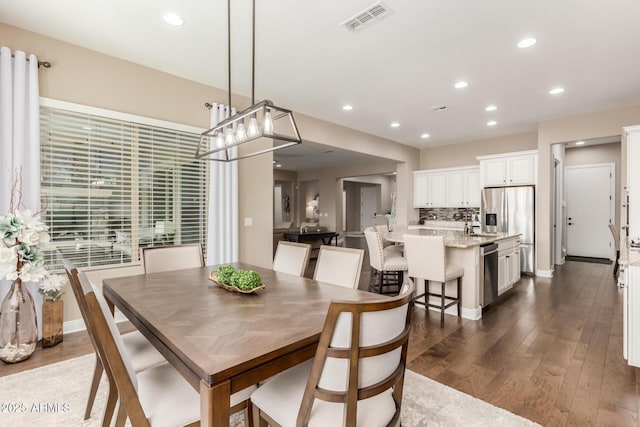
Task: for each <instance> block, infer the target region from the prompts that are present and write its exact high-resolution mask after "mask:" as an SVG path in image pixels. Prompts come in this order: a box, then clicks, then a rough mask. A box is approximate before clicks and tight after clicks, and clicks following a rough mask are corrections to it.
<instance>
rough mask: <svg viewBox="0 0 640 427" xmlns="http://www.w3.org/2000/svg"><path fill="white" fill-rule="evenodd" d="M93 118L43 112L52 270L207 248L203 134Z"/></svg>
mask: <svg viewBox="0 0 640 427" xmlns="http://www.w3.org/2000/svg"><path fill="white" fill-rule="evenodd" d="M45 104H46V103H45ZM93 113H94V111H92V114H89V113H85V112H77V111H70V110H67V109H59V108H52V107H49V106H43V107H41V110H40V121H41V125H40V128H41V164H42V168H41V169H42V170H41V173H42V182H41V192H42V201H43V206H44V207H46V211H45V212H44V214H43V217H44V221H45V223H46V224H47V225H48V226H49V232H50V234H51V238H52V244H51V247H50V248H49V249H50V250H48V251H47V252H46V263H47V266H48V268H50V269H60V268H62V261H61V260H62V258H67V259H69V260H70V261H72V262H73V263H74V264H76V265H77V266H78V267H97V266H105V265H117V264H128V263H131V262H136V261H138V258H139V248H140V247H145V246H157V245H171V244H183V243H200V244H201V245H202V246H203V248H205V242H206V227H205V224H206V197H205V195H206V190H207V184H206V183H207V173H208V168H207V163H206V162H201V161H198V160H196V159H194V153H195V151H196V147H197V144H198V141H199V139H200V134H199V133H197V132H193V131H192V132H189V131H185V130H184V129H170V128H168V126H171V125H170V124H168V125H167V127H160V126H154V125H150V124H144V123H136V122H135V120H134V119H135V118H132V116H125V117H126V119H127V120H124V119H122V118H110V117H104V116H100V115H96V114H93ZM123 116H124V115H123ZM143 120H144V119H141V120H140V121H143ZM176 127H178V126H176Z"/></svg>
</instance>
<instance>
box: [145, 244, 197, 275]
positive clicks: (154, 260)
mask: <svg viewBox="0 0 640 427" xmlns="http://www.w3.org/2000/svg"><path fill="white" fill-rule="evenodd" d="M140 252H141V254H142V255H141V256H140V258H141V259H142V262H143V264H144V272H145V273H161V272H163V271H172V270H182V269H185V268H195V267H203V266H204V258H203V257H202V246H200V244H199V243H195V244H188V245H174V246H151V247H148V248H142V249H141V250H140Z"/></svg>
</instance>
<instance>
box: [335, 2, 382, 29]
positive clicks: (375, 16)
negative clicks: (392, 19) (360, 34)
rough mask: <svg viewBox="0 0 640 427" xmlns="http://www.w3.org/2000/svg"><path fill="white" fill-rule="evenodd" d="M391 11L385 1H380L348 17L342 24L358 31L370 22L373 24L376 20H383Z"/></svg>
mask: <svg viewBox="0 0 640 427" xmlns="http://www.w3.org/2000/svg"><path fill="white" fill-rule="evenodd" d="M391 13H392V12H391V9H389V8H388V7H387V6H386V5H385V4H384V3H382V2H381V1H379V2H376V3H374V4H372V5H371V6H369V7H368V8H366V9H365V10H363V11H362V12H359V13H357V14H355V15H354V16H353V17H351V18H349V19H347V20H346V21H344V22H343V23H342V24H341V25H343V26H344V27H346V28H347V29H348V30H351V31H356V30H359V29H361V28H364V27H365V26H367V25H369V24H373V23H374V22H377V21H380V20H382V19H383V18H385V17H386V16H387V15H390V14H391Z"/></svg>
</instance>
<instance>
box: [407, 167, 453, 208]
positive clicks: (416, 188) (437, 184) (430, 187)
mask: <svg viewBox="0 0 640 427" xmlns="http://www.w3.org/2000/svg"><path fill="white" fill-rule="evenodd" d="M446 205H447V174H446V172H444V171H438V172H433V171H415V172H414V173H413V207H414V208H440V207H446Z"/></svg>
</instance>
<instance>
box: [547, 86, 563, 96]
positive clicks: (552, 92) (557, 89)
mask: <svg viewBox="0 0 640 427" xmlns="http://www.w3.org/2000/svg"><path fill="white" fill-rule="evenodd" d="M562 92H564V88H563V87H554V88H553V89H551V90H550V91H549V94H550V95H558V94H561V93H562Z"/></svg>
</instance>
